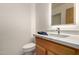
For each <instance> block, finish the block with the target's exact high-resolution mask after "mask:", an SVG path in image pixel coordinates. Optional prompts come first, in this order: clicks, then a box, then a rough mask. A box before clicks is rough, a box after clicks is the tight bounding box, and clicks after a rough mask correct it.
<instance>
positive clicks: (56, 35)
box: [48, 34, 69, 38]
mask: <svg viewBox="0 0 79 59" xmlns="http://www.w3.org/2000/svg"><path fill="white" fill-rule="evenodd" d="M48 36H53V37H60V38H65V37H69V35H62V34H60V35H58V34H49V35H48Z"/></svg>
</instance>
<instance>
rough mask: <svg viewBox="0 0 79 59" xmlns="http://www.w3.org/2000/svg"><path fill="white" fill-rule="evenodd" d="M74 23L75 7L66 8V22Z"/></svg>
mask: <svg viewBox="0 0 79 59" xmlns="http://www.w3.org/2000/svg"><path fill="white" fill-rule="evenodd" d="M73 23H74V8H73V7H72V8H69V9H67V10H66V24H73Z"/></svg>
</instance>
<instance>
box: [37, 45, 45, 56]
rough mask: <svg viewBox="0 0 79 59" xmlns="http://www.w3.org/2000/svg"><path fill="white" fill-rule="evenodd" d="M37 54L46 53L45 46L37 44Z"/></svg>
mask: <svg viewBox="0 0 79 59" xmlns="http://www.w3.org/2000/svg"><path fill="white" fill-rule="evenodd" d="M36 55H46V50H45V48H43V47H41V46H40V45H37V46H36Z"/></svg>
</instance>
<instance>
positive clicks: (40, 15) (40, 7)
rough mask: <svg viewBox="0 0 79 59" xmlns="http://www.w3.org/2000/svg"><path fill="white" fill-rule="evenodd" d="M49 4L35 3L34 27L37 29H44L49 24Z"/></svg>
mask: <svg viewBox="0 0 79 59" xmlns="http://www.w3.org/2000/svg"><path fill="white" fill-rule="evenodd" d="M49 21H50V20H49V4H48V3H38V4H36V29H37V31H44V30H46V29H47V28H48V26H49Z"/></svg>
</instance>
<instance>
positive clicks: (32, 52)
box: [23, 51, 35, 55]
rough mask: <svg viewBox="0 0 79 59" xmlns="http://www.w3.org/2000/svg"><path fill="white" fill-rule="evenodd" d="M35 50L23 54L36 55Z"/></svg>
mask: <svg viewBox="0 0 79 59" xmlns="http://www.w3.org/2000/svg"><path fill="white" fill-rule="evenodd" d="M34 54H35V52H34V51H31V52H24V53H23V55H34Z"/></svg>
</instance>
